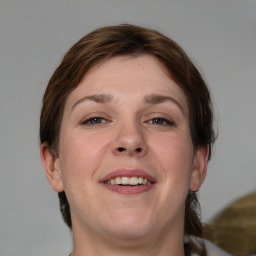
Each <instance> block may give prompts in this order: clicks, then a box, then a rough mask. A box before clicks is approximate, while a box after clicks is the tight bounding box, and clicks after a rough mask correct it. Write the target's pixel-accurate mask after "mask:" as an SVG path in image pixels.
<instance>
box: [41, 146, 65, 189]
mask: <svg viewBox="0 0 256 256" xmlns="http://www.w3.org/2000/svg"><path fill="white" fill-rule="evenodd" d="M40 154H41V160H42V163H43V166H44V171H45V174H46V177H47V179H48V181H49V183H50V184H51V186H52V187H53V189H54V190H55V191H56V192H62V191H64V188H63V183H62V178H61V170H60V164H59V158H57V157H55V156H54V155H53V154H52V153H51V152H50V148H49V145H48V144H47V143H42V144H41V146H40Z"/></svg>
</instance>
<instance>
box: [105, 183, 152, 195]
mask: <svg viewBox="0 0 256 256" xmlns="http://www.w3.org/2000/svg"><path fill="white" fill-rule="evenodd" d="M102 184H103V185H104V186H105V187H106V188H107V189H109V190H111V191H113V192H116V193H119V194H124V195H136V194H140V193H144V192H147V191H149V190H150V189H151V188H152V187H153V186H154V184H150V185H138V186H119V185H110V184H106V183H102Z"/></svg>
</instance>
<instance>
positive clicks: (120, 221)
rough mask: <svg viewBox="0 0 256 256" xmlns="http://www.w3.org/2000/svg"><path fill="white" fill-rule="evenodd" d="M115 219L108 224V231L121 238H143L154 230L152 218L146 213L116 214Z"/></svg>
mask: <svg viewBox="0 0 256 256" xmlns="http://www.w3.org/2000/svg"><path fill="white" fill-rule="evenodd" d="M113 220H114V221H112V222H111V223H109V225H108V232H109V233H110V235H112V236H113V237H116V238H119V239H124V240H132V239H139V238H143V237H145V236H147V235H148V234H149V233H150V232H151V230H153V227H152V220H150V218H148V216H145V213H144V214H142V213H134V212H133V213H131V212H130V214H125V215H123V214H122V215H121V214H118V217H116V216H115V218H113Z"/></svg>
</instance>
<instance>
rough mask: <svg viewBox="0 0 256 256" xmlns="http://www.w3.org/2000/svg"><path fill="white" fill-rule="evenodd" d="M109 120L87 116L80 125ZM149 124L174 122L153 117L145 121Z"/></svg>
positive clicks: (170, 123)
mask: <svg viewBox="0 0 256 256" xmlns="http://www.w3.org/2000/svg"><path fill="white" fill-rule="evenodd" d="M107 122H109V121H108V120H107V119H106V118H104V117H101V116H92V117H90V118H87V119H85V120H83V121H82V122H81V125H88V126H93V125H100V124H104V123H107ZM146 122H147V123H149V124H152V125H160V126H174V125H175V123H174V122H173V121H171V120H168V119H166V118H163V117H154V118H151V119H149V120H147V121H146Z"/></svg>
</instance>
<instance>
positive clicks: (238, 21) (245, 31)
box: [0, 0, 256, 256]
mask: <svg viewBox="0 0 256 256" xmlns="http://www.w3.org/2000/svg"><path fill="white" fill-rule="evenodd" d="M119 23H133V24H138V25H142V26H146V27H151V28H154V29H157V30H160V31H161V32H163V33H164V34H166V35H168V36H169V37H171V38H173V39H174V40H175V41H177V42H178V43H179V44H180V45H181V46H182V47H183V48H184V49H185V50H186V51H187V53H188V54H189V55H190V56H191V57H192V58H193V59H195V61H196V63H197V64H198V66H199V67H200V68H201V70H202V71H203V74H204V76H205V79H206V81H207V82H208V84H209V86H210V89H211V91H212V94H213V98H214V104H215V109H216V119H217V123H218V129H219V136H218V140H217V142H216V145H215V148H214V153H213V159H212V161H211V162H210V164H209V170H208V175H207V178H206V181H205V184H204V185H203V187H202V190H201V192H200V200H201V205H202V213H203V220H204V221H209V220H210V219H211V218H212V217H213V216H215V215H216V214H217V213H218V212H219V211H220V210H221V209H222V208H223V207H225V206H226V205H227V204H228V203H230V202H232V201H233V200H234V199H235V198H237V197H240V196H242V195H244V194H246V193H249V192H251V191H253V190H255V189H256V169H255V166H256V155H255V153H256V149H255V147H256V146H255V145H256V132H255V131H256V114H255V109H256V100H255V97H256V86H255V85H256V49H255V48H256V1H254V0H243V1H241V0H215V1H214V0H212V1H210V0H187V1H186V0H175V1H171V0H169V1H167V0H166V1H164V0H158V1H156V0H136V1H135V0H131V1H121V0H108V1H106V0H100V1H97V0H94V1H93V0H91V1H90V0H87V1H82V0H81V1H79V0H59V1H57V0H44V1H41V0H31V1H29V0H0V256H35V255H36V256H43V255H48V256H61V255H68V253H69V252H70V250H71V247H72V241H71V234H70V232H69V230H68V228H67V227H66V226H65V225H64V223H63V221H62V219H61V216H60V213H59V209H58V200H57V195H56V193H55V192H54V191H53V190H52V189H51V187H50V185H49V184H48V182H47V181H46V178H45V175H44V172H43V168H42V165H41V161H40V157H39V140H38V130H39V113H40V106H41V98H42V96H43V92H44V90H45V87H46V84H47V82H48V80H49V78H50V76H51V74H52V72H53V71H54V69H55V68H56V67H57V65H58V64H59V62H60V60H61V58H62V56H63V54H64V53H65V52H66V50H68V48H69V47H70V46H71V45H72V44H74V43H75V42H76V41H77V40H78V39H79V38H80V37H82V36H83V35H85V34H86V33H88V32H90V31H91V30H92V29H95V28H97V27H99V26H103V25H113V24H119Z"/></svg>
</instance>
